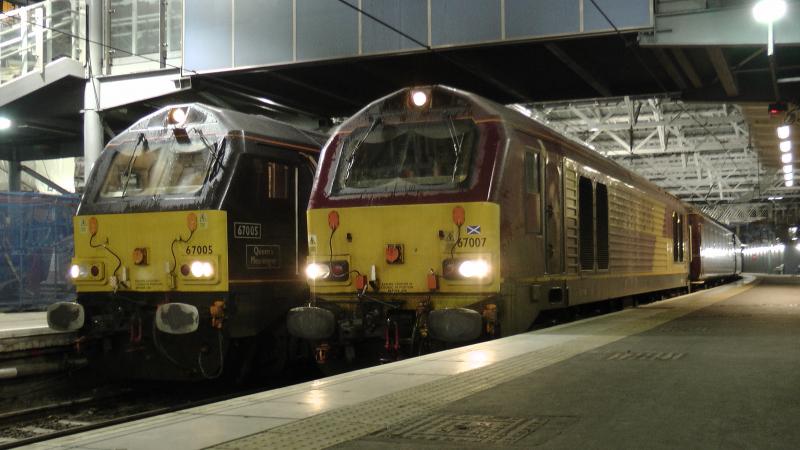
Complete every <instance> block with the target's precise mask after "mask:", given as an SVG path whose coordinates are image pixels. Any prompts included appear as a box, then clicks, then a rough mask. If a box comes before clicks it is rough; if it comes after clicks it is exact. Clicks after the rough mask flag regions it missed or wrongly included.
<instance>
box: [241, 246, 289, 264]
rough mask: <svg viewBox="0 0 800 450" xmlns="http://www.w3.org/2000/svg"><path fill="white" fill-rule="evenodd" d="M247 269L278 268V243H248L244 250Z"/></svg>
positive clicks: (279, 261)
mask: <svg viewBox="0 0 800 450" xmlns="http://www.w3.org/2000/svg"><path fill="white" fill-rule="evenodd" d="M245 256H246V257H247V261H246V266H247V268H248V269H280V267H281V246H280V245H248V246H247V250H246V251H245Z"/></svg>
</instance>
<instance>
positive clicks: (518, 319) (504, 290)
mask: <svg viewBox="0 0 800 450" xmlns="http://www.w3.org/2000/svg"><path fill="white" fill-rule="evenodd" d="M691 212H693V211H692V210H691V209H690V208H689V207H688V206H687V205H685V204H683V203H681V202H680V201H679V200H678V199H677V198H675V197H674V196H672V195H670V194H668V193H666V192H664V191H663V190H661V189H660V188H658V187H656V186H655V185H653V184H652V183H650V182H648V181H647V180H645V179H643V178H641V177H639V176H637V175H635V174H633V173H631V172H630V171H628V170H626V169H624V168H622V167H621V166H619V165H618V164H616V163H614V162H612V161H609V160H607V159H605V158H603V157H602V156H600V155H598V154H597V153H595V152H593V151H591V150H589V149H586V148H584V147H582V146H581V145H579V144H577V143H576V142H573V141H570V140H567V139H565V138H564V137H563V136H560V135H558V134H556V133H555V132H553V131H552V130H550V129H548V128H547V127H545V126H543V125H541V124H539V123H537V122H535V121H533V120H531V119H529V118H527V117H525V116H524V115H522V114H520V113H518V112H516V111H513V110H511V109H509V108H506V107H504V106H502V105H498V104H496V103H493V102H491V101H489V100H486V99H484V98H481V97H479V96H477V95H473V94H470V93H467V92H463V91H459V90H456V89H452V88H448V87H444V86H432V87H423V88H407V89H403V90H400V91H398V92H395V93H393V94H391V95H388V96H386V97H384V98H382V99H379V100H377V101H375V102H373V103H371V104H370V105H368V106H367V107H365V108H364V109H362V110H361V111H360V112H359V113H357V114H355V115H354V116H353V117H351V118H350V119H349V120H348V121H346V122H345V123H343V124H342V125H341V126H340V127H339V128H338V130H337V131H336V132H335V133H334V134H333V135H332V137H331V139H330V140H329V141H328V143H327V145H326V146H325V148H324V150H323V153H322V156H321V160H320V166H319V168H318V172H317V176H316V178H315V183H314V188H313V191H312V195H311V200H310V204H309V211H308V224H309V233H308V239H309V241H308V245H309V255H310V256H309V264H308V266H307V268H306V273H307V276H308V277H309V280H310V284H311V289H312V299H311V303H310V305H309V306H307V307H301V308H296V309H294V310H292V312H290V315H289V322H288V327H289V330H290V332H291V333H292V334H294V335H295V336H298V337H301V338H304V339H307V340H310V341H312V342H313V343H314V344H315V345H316V348H317V356H318V360H319V361H320V362H324V361H327V360H329V359H330V358H332V357H334V356H338V357H345V358H346V359H348V360H352V359H353V358H354V357H355V356H356V354H357V351H358V350H357V349H358V348H359V347H361V346H362V345H369V344H372V345H373V346H380V347H381V348H382V350H381V352H382V353H383V357H384V358H387V359H393V358H397V357H400V355H403V354H405V355H407V354H418V353H420V352H423V351H426V349H428V348H430V345H431V343H435V342H446V343H466V342H471V341H474V340H475V339H479V338H491V337H496V336H500V335H510V334H514V333H519V332H523V331H526V330H528V329H529V327H531V325H532V324H533V322H534V320H535V319H536V318H537V315H539V313H540V312H542V311H546V310H554V309H559V308H566V307H569V306H574V305H581V304H586V303H591V302H597V301H600V300H605V299H614V298H623V297H627V296H634V295H637V294H642V293H647V292H658V291H669V290H686V289H687V288H688V284H689V278H688V274H689V260H690V256H691V255H690V253H689V248H688V244H689V234H690V233H689V228H688V227H687V216H688V215H689V214H690V213H691Z"/></svg>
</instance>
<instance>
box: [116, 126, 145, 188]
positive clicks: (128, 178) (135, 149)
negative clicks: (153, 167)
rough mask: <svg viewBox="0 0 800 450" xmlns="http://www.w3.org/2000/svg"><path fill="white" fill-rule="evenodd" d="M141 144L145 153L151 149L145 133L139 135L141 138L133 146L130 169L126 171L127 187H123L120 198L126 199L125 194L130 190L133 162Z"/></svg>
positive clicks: (129, 161)
mask: <svg viewBox="0 0 800 450" xmlns="http://www.w3.org/2000/svg"><path fill="white" fill-rule="evenodd" d="M139 144H143V147H144V149H145V151H147V149H148V148H149V147H150V146H149V145H148V143H147V138H146V137H144V133H139V136H138V137H137V138H136V144H135V145H134V146H133V153H131V158H130V159H129V160H128V168H127V169H126V170H125V173H126V174H127V175H126V176H125V185H124V186H122V194H120V198H125V192H126V191H127V190H128V183H129V182H130V181H131V175H132V173H131V170H132V169H133V162H134V161H135V160H136V151H137V150H139Z"/></svg>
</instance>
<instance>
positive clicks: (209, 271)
mask: <svg viewBox="0 0 800 450" xmlns="http://www.w3.org/2000/svg"><path fill="white" fill-rule="evenodd" d="M202 269H203V276H204V277H206V278H211V277H212V276H214V266H212V265H211V263H210V262H204V263H203V267H202Z"/></svg>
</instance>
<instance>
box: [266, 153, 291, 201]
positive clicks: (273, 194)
mask: <svg viewBox="0 0 800 450" xmlns="http://www.w3.org/2000/svg"><path fill="white" fill-rule="evenodd" d="M264 175H265V177H266V180H265V184H266V197H267V198H273V199H287V198H289V178H290V176H289V166H287V165H284V164H280V163H276V162H271V161H270V162H267V163H266V168H265V170H264Z"/></svg>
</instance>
